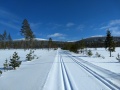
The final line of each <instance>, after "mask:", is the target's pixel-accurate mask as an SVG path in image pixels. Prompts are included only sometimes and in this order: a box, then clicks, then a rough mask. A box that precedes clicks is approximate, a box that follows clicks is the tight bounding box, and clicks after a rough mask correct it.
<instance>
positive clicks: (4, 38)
mask: <svg viewBox="0 0 120 90" xmlns="http://www.w3.org/2000/svg"><path fill="white" fill-rule="evenodd" d="M2 40H3V47H4V49H5V48H6V41H7V32H6V30H5V31H4V33H3V35H2Z"/></svg>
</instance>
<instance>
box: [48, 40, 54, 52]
mask: <svg viewBox="0 0 120 90" xmlns="http://www.w3.org/2000/svg"><path fill="white" fill-rule="evenodd" d="M52 43H53V42H52V38H49V41H48V50H49V49H50V48H52Z"/></svg>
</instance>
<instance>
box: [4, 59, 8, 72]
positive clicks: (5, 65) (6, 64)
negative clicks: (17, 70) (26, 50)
mask: <svg viewBox="0 0 120 90" xmlns="http://www.w3.org/2000/svg"><path fill="white" fill-rule="evenodd" d="M3 66H4V71H5V70H8V67H9V63H8V60H7V59H6V60H5V63H4V64H3Z"/></svg>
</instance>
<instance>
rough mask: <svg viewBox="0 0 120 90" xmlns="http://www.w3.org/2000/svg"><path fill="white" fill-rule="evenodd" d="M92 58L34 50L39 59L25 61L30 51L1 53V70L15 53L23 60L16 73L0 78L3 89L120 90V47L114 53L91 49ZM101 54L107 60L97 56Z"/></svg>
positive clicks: (69, 53) (7, 73) (61, 51)
mask: <svg viewBox="0 0 120 90" xmlns="http://www.w3.org/2000/svg"><path fill="white" fill-rule="evenodd" d="M91 50H92V53H93V56H92V57H88V56H86V55H85V54H84V55H83V54H75V53H72V52H69V51H66V50H61V49H58V50H50V51H48V50H45V49H44V50H35V54H36V55H37V56H38V57H39V59H35V60H33V61H25V56H26V54H27V53H29V51H28V50H27V51H24V50H22V49H18V50H0V52H1V53H0V56H1V57H0V69H1V70H2V68H3V63H4V62H5V59H6V58H7V59H8V60H9V58H10V56H12V54H13V52H14V51H16V52H18V55H19V56H20V57H21V58H20V60H21V61H23V62H22V64H21V66H20V67H19V68H17V69H16V70H9V71H6V72H4V71H3V74H2V75H1V76H0V90H120V70H119V69H120V63H119V62H118V61H117V60H116V57H117V54H118V53H119V52H120V48H116V52H113V53H112V56H113V57H109V52H108V51H105V49H104V48H98V49H97V50H95V49H91ZM96 52H98V53H99V54H101V56H104V57H105V58H104V59H103V58H101V57H99V58H98V57H96V56H95V53H96Z"/></svg>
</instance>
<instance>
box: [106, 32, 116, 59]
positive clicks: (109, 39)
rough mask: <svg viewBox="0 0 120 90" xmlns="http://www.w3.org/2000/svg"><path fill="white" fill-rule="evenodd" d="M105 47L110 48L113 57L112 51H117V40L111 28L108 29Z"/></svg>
mask: <svg viewBox="0 0 120 90" xmlns="http://www.w3.org/2000/svg"><path fill="white" fill-rule="evenodd" d="M105 48H106V49H107V48H108V51H109V52H110V57H111V52H113V51H115V42H114V40H113V37H112V36H111V33H110V31H109V30H108V31H107V35H106V39H105Z"/></svg>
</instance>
